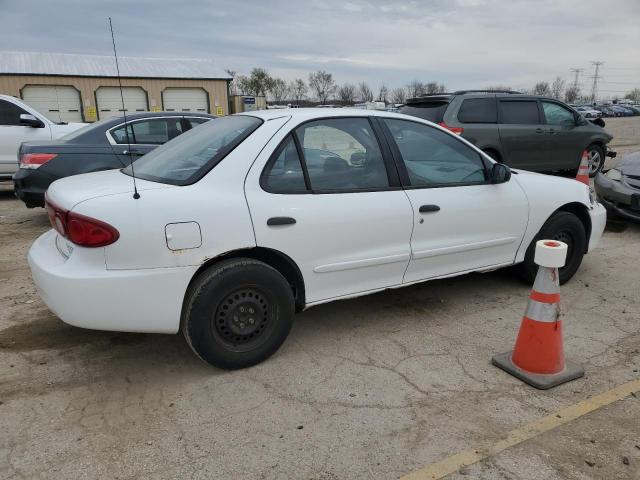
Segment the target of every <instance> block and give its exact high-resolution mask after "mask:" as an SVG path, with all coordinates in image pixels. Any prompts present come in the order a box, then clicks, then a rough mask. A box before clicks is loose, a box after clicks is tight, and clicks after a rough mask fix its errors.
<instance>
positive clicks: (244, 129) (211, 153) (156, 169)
mask: <svg viewBox="0 0 640 480" xmlns="http://www.w3.org/2000/svg"><path fill="white" fill-rule="evenodd" d="M261 124H262V120H260V119H259V118H256V117H251V116H248V115H237V116H236V115H233V116H230V117H223V118H218V119H215V120H213V121H211V122H207V123H204V124H202V125H201V126H199V127H198V128H194V129H192V130H189V131H188V132H186V133H184V134H182V135H180V136H179V137H177V138H175V139H173V140H171V141H169V142H167V143H165V144H164V145H162V146H160V147H158V148H156V149H155V150H153V151H152V152H150V153H148V154H146V155H144V156H143V157H141V158H140V159H139V160H138V161H136V162H135V163H134V165H133V167H134V170H135V175H136V177H139V178H142V179H144V180H150V181H152V182H160V183H169V184H172V185H189V184H191V183H194V182H196V181H198V180H199V179H200V178H202V177H203V176H204V175H205V174H206V173H207V172H208V171H209V170H211V169H212V168H213V167H214V166H216V165H217V164H218V163H219V162H220V161H221V160H222V159H223V158H224V157H225V156H226V155H228V154H229V153H230V152H231V151H232V150H233V149H234V148H236V147H237V146H238V145H240V143H242V141H243V140H245V139H246V138H247V137H248V136H249V135H251V133H253V132H254V131H255V130H256V129H257V128H258V127H259V126H260V125H261ZM122 172H123V173H125V174H127V175H131V166H129V167H127V168H124V169H123V170H122Z"/></svg>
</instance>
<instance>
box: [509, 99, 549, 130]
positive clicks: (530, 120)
mask: <svg viewBox="0 0 640 480" xmlns="http://www.w3.org/2000/svg"><path fill="white" fill-rule="evenodd" d="M500 123H511V124H519V125H527V124H537V123H540V114H539V112H538V102H536V101H535V100H525V101H510V102H506V101H501V102H500Z"/></svg>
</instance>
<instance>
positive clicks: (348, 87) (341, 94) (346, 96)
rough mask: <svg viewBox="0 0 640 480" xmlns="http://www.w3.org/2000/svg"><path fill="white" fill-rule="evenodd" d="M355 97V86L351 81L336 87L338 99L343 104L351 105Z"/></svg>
mask: <svg viewBox="0 0 640 480" xmlns="http://www.w3.org/2000/svg"><path fill="white" fill-rule="evenodd" d="M355 98H356V86H355V85H353V84H352V83H345V84H344V85H342V86H341V87H340V88H338V99H339V100H340V102H342V104H343V105H353V101H354V100H355Z"/></svg>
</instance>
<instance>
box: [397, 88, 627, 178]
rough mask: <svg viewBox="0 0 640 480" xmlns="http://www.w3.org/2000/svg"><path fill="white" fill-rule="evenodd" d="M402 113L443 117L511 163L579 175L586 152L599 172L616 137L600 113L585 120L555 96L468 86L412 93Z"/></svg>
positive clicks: (593, 172)
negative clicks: (430, 92) (552, 97)
mask: <svg viewBox="0 0 640 480" xmlns="http://www.w3.org/2000/svg"><path fill="white" fill-rule="evenodd" d="M400 113H404V114H407V115H414V116H417V117H420V118H423V119H425V120H429V121H432V122H434V123H438V124H439V125H441V126H443V127H444V128H447V129H449V130H450V131H452V132H453V133H456V134H458V135H461V136H462V137H464V138H465V139H467V140H468V141H470V142H471V143H473V144H474V145H476V146H477V147H478V148H480V149H481V150H482V151H483V152H485V153H486V154H487V155H489V156H491V157H492V158H493V159H495V160H497V161H499V162H503V163H505V164H507V165H509V166H510V167H515V168H523V169H525V170H530V171H534V172H543V173H563V174H566V173H569V174H572V175H575V172H576V171H577V169H578V166H579V164H580V158H581V155H582V152H583V151H584V150H586V151H587V152H588V154H589V175H590V176H591V177H594V176H595V175H596V173H598V172H599V171H600V170H601V169H602V167H603V165H604V161H605V157H606V156H615V153H614V152H612V151H610V150H609V148H608V147H607V144H608V143H609V142H610V141H611V139H612V138H613V137H612V136H611V135H610V134H609V133H607V132H606V131H605V130H604V128H603V127H604V121H603V120H601V119H595V120H586V119H585V118H584V117H583V116H582V115H581V114H580V113H578V112H577V111H576V110H574V109H572V108H571V107H569V106H568V105H566V104H564V103H562V102H560V101H558V100H554V99H551V98H546V97H540V96H535V95H523V94H520V93H517V92H511V91H500V92H496V91H482V90H468V91H458V92H454V93H446V94H435V95H426V96H422V97H418V98H412V99H409V100H408V101H407V103H406V105H405V106H404V107H402V108H401V109H400Z"/></svg>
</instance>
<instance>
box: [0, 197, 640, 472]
mask: <svg viewBox="0 0 640 480" xmlns="http://www.w3.org/2000/svg"><path fill="white" fill-rule="evenodd" d="M617 227H619V228H616V226H614V227H613V229H608V230H607V231H606V232H605V235H604V238H603V241H602V243H601V245H600V247H599V248H598V249H597V250H596V251H595V252H593V253H591V254H589V255H587V256H586V257H585V260H584V263H583V266H582V268H581V270H580V271H579V272H578V274H577V275H576V277H575V278H574V279H573V280H572V281H571V282H570V283H569V284H568V285H565V286H564V287H563V288H562V309H563V320H564V324H565V353H566V356H567V357H568V358H571V359H572V360H574V361H576V362H578V363H580V364H582V365H583V366H584V367H585V370H586V375H585V377H584V378H583V379H580V380H577V381H574V382H571V383H568V384H565V385H562V386H560V387H557V388H555V389H553V390H549V391H537V390H534V389H532V388H530V387H528V386H526V385H524V384H522V383H521V382H519V381H518V380H516V379H515V378H512V377H510V376H508V375H507V374H505V373H504V372H502V371H501V370H499V369H497V368H495V367H492V366H491V365H490V359H491V356H492V355H493V354H495V353H499V352H503V351H507V350H509V349H510V348H512V346H513V343H514V341H515V336H516V333H517V329H518V325H519V322H520V319H521V317H522V314H523V312H524V308H525V306H526V298H527V295H528V293H529V287H527V286H526V285H523V284H522V283H519V282H518V281H517V280H516V279H515V278H514V276H513V275H512V274H511V273H510V272H509V271H497V272H492V273H487V274H474V275H467V276H463V277H458V278H452V279H446V280H439V281H434V282H430V283H425V284H422V285H416V286H412V287H408V288H404V289H400V290H395V291H386V292H382V293H379V294H376V295H372V296H368V297H362V298H359V299H354V300H347V301H341V302H335V303H332V304H328V305H322V306H319V307H315V308H312V309H310V310H308V311H306V312H304V313H302V314H300V315H298V316H297V317H296V321H295V324H294V327H293V330H292V332H291V335H290V337H289V338H288V339H287V341H286V342H285V344H284V346H283V347H282V348H281V350H280V351H279V352H278V353H277V354H276V355H275V356H274V357H272V358H271V359H270V360H268V361H266V362H265V363H263V364H261V365H258V366H256V367H253V368H250V369H246V370H241V371H234V372H225V371H221V370H217V369H214V368H212V367H209V366H207V365H205V364H204V363H203V362H201V361H200V360H199V359H197V358H196V357H195V356H194V355H193V354H192V352H191V351H190V350H189V348H188V347H187V346H186V344H185V342H184V340H183V338H182V337H181V336H180V335H143V334H125V333H114V332H99V331H90V330H81V329H78V328H74V327H71V326H67V325H65V324H64V323H62V322H61V321H60V320H58V319H57V318H56V317H55V315H53V314H52V313H50V312H49V311H48V310H47V308H46V307H45V306H44V304H43V303H42V302H41V301H40V299H39V297H38V296H37V294H36V292H35V289H34V286H33V284H32V283H31V280H30V275H29V270H28V267H27V263H26V259H25V256H26V252H27V249H28V246H29V245H30V242H31V241H32V240H33V239H34V238H35V237H36V236H37V235H38V234H40V233H41V232H43V231H45V230H46V229H47V228H48V222H47V218H46V215H45V213H44V211H43V210H42V209H36V210H27V209H26V208H25V207H24V206H23V205H22V204H21V203H20V202H18V201H17V200H15V199H14V198H13V197H12V192H11V191H10V190H9V189H8V188H5V187H0V247H1V248H0V307H1V308H0V402H1V403H0V431H1V432H2V435H0V478H3V479H20V478H57V479H64V478H74V479H76V478H117V479H129V478H152V479H154V478H157V479H160V478H163V479H164V478H193V479H205V478H206V479H211V478H248V479H254V478H255V479H281V478H300V479H316V480H334V479H343V478H380V479H392V478H398V477H399V476H401V475H403V474H406V473H409V472H410V471H412V470H415V469H417V468H420V467H422V466H424V465H427V464H429V463H432V462H434V461H438V460H441V459H442V458H445V457H447V456H449V455H452V454H454V453H456V452H458V451H461V450H463V449H466V448H470V447H471V446H473V445H475V444H477V443H478V442H484V441H487V440H491V439H493V438H495V439H498V438H499V437H500V435H502V434H504V433H505V432H507V431H509V430H511V429H513V428H515V427H517V426H519V425H522V424H525V423H527V422H529V421H532V420H535V419H537V418H540V417H542V416H544V415H548V414H550V413H552V412H554V411H556V410H557V409H559V408H561V407H563V406H566V405H569V404H572V403H575V402H577V401H580V400H582V399H584V398H587V397H589V396H591V395H594V394H596V393H600V392H602V391H605V390H607V389H610V388H612V387H614V386H616V385H619V384H622V383H624V382H627V381H629V380H632V379H635V378H639V376H640V374H639V373H638V370H639V369H640V326H639V319H640V297H639V293H640V287H639V286H640V270H639V269H638V256H639V250H638V245H640V226H638V225H628V226H626V227H624V226H622V227H620V226H617ZM639 414H640V398H635V397H629V398H627V399H625V400H623V401H621V402H618V403H616V404H613V405H611V406H610V407H608V408H605V409H602V410H598V411H596V412H593V413H591V414H589V415H587V416H585V417H583V418H580V419H578V420H577V421H575V422H573V423H572V424H569V425H565V426H563V427H561V428H559V429H557V430H554V431H551V432H547V433H545V434H544V435H542V436H541V437H539V438H536V439H532V440H530V441H528V442H525V443H524V444H521V445H519V446H517V447H514V448H512V449H509V450H507V451H505V452H503V453H501V454H500V455H498V456H496V457H495V458H491V459H487V460H486V461H483V462H481V463H479V464H476V465H473V466H471V467H469V468H467V469H465V470H464V471H462V472H459V473H458V474H454V475H452V476H451V477H452V478H487V479H489V478H491V479H494V478H505V479H506V478H545V479H555V478H562V479H564V478H570V479H573V478H576V479H578V478H580V479H583V478H617V479H625V478H628V479H632V478H638V476H639V469H638V465H640V447H635V445H640V422H639V421H638V415H639ZM591 440H594V442H591ZM623 456H624V457H627V459H628V460H629V465H627V464H624V463H623V462H622V461H620V458H622V457H623ZM585 460H589V461H590V462H594V466H590V465H588V464H587V463H585Z"/></svg>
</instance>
